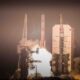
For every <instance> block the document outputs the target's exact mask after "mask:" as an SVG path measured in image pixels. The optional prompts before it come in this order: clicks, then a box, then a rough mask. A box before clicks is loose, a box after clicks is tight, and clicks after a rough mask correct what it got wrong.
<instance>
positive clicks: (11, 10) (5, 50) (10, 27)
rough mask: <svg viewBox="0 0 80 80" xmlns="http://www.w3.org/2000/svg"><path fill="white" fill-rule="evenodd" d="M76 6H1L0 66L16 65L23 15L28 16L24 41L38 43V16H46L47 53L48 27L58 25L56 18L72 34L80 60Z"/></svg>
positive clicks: (33, 0)
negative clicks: (68, 27) (36, 41)
mask: <svg viewBox="0 0 80 80" xmlns="http://www.w3.org/2000/svg"><path fill="white" fill-rule="evenodd" d="M79 5H80V4H79V3H78V2H77V1H76V0H75V1H73V0H72V1H70V0H65V1H62V0H61V1H58V0H54V1H52V0H48V1H47V0H41V1H40V0H29V1H16V2H15V1H13V2H9V1H7V2H2V4H1V5H0V62H1V64H2V67H3V65H6V66H7V68H5V66H4V70H5V69H7V70H8V69H12V68H13V67H14V66H13V67H11V66H12V64H15V65H16V64H17V58H18V55H17V50H16V49H17V44H18V42H19V40H20V39H21V36H22V29H23V25H24V15H25V13H27V14H28V39H40V17H41V16H40V15H41V14H42V13H44V14H45V16H46V43H47V44H46V45H47V49H48V50H49V51H51V46H52V45H51V33H52V27H53V26H54V25H55V24H58V23H59V14H60V13H62V14H63V22H64V23H65V24H69V25H71V27H72V28H74V31H75V32H74V33H75V36H74V37H75V42H74V43H75V56H80V53H79V52H80V35H79V34H80V6H79ZM0 66H1V65H0Z"/></svg>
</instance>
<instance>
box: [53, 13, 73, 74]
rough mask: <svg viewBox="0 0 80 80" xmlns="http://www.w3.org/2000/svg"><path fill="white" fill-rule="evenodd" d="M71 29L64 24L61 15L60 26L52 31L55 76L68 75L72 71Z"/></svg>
mask: <svg viewBox="0 0 80 80" xmlns="http://www.w3.org/2000/svg"><path fill="white" fill-rule="evenodd" d="M71 29H72V28H71V27H70V25H68V24H63V20H62V14H60V24H56V25H55V26H54V27H53V29H52V54H53V59H52V71H53V72H54V73H55V74H58V75H61V74H67V73H68V72H70V71H71V62H72V61H71V60H72V57H71V49H72V48H71V36H72V35H71V32H72V31H71Z"/></svg>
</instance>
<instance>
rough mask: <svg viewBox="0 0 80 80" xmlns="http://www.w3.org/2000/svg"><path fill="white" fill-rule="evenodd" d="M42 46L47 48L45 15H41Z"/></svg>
mask: <svg viewBox="0 0 80 80" xmlns="http://www.w3.org/2000/svg"><path fill="white" fill-rule="evenodd" d="M40 47H41V48H45V15H44V14H42V15H41V40H40Z"/></svg>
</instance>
